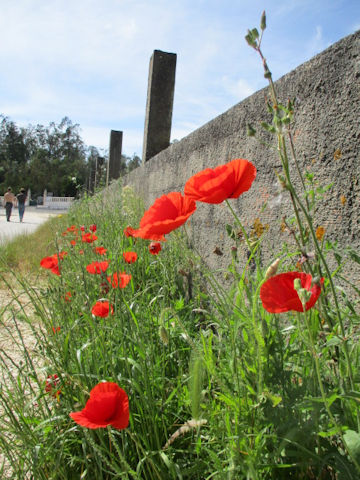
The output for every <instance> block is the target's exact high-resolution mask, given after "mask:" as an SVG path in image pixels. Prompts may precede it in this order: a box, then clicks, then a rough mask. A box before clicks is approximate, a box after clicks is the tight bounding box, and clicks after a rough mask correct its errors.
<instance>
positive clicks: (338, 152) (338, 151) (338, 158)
mask: <svg viewBox="0 0 360 480" xmlns="http://www.w3.org/2000/svg"><path fill="white" fill-rule="evenodd" d="M340 158H341V150H340V148H337V149H336V150H335V152H334V160H340Z"/></svg>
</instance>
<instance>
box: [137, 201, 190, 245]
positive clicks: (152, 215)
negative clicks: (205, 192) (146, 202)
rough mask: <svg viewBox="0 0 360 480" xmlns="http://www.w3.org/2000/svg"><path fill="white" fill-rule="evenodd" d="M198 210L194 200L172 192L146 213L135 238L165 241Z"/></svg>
mask: <svg viewBox="0 0 360 480" xmlns="http://www.w3.org/2000/svg"><path fill="white" fill-rule="evenodd" d="M195 210H196V204H195V202H194V200H192V199H191V198H189V197H184V196H182V195H181V193H179V192H171V193H168V194H167V195H162V196H161V197H160V198H157V199H156V200H155V202H154V204H153V205H152V206H151V207H150V208H149V210H147V211H146V212H145V213H144V216H143V217H142V219H141V221H140V228H139V229H138V230H134V232H133V236H134V237H140V238H145V239H147V240H156V241H164V240H165V237H164V235H166V234H167V233H170V232H171V231H172V230H175V229H176V228H178V227H180V226H181V225H183V224H184V223H185V222H186V220H187V219H188V218H189V217H190V215H192V214H193V213H194V212H195Z"/></svg>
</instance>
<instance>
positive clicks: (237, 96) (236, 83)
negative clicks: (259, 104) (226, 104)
mask: <svg viewBox="0 0 360 480" xmlns="http://www.w3.org/2000/svg"><path fill="white" fill-rule="evenodd" d="M221 85H222V87H223V88H224V91H225V92H227V93H228V94H229V95H231V96H232V97H234V103H235V102H240V101H241V100H243V99H244V98H246V97H248V96H249V95H252V94H253V93H254V92H255V90H254V88H253V87H252V86H251V85H250V84H249V83H248V82H247V81H246V80H244V79H242V78H239V79H237V80H236V79H234V78H230V77H228V76H223V77H222V78H221Z"/></svg>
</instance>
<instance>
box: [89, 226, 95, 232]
mask: <svg viewBox="0 0 360 480" xmlns="http://www.w3.org/2000/svg"><path fill="white" fill-rule="evenodd" d="M89 230H90V232H92V233H95V232H96V230H97V227H96V225H95V224H93V225H90V227H89Z"/></svg>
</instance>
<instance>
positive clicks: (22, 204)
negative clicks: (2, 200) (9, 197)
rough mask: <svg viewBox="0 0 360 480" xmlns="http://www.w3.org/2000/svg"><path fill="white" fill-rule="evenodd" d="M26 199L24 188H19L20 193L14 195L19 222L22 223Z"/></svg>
mask: <svg viewBox="0 0 360 480" xmlns="http://www.w3.org/2000/svg"><path fill="white" fill-rule="evenodd" d="M26 197H27V195H26V193H25V188H20V192H19V193H18V194H17V195H16V198H17V202H18V209H19V218H20V222H22V221H23V216H24V212H25V201H26Z"/></svg>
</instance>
